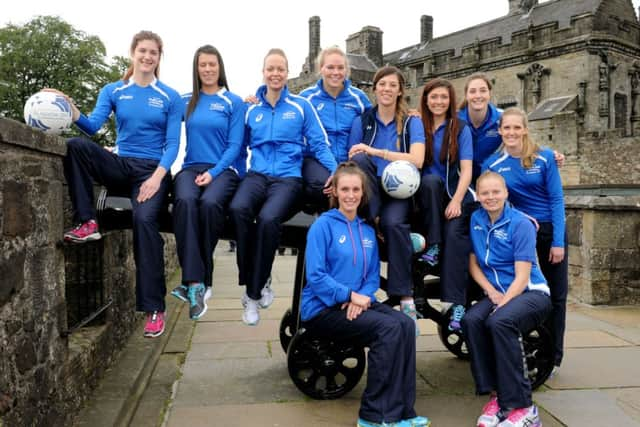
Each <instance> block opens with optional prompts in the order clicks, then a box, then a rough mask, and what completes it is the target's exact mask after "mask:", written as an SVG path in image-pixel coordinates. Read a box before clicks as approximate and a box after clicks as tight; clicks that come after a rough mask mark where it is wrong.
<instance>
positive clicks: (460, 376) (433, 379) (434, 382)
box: [416, 351, 475, 394]
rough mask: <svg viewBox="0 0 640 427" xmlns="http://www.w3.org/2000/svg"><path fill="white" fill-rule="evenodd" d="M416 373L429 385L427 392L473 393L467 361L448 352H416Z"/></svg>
mask: <svg viewBox="0 0 640 427" xmlns="http://www.w3.org/2000/svg"><path fill="white" fill-rule="evenodd" d="M416 370H417V372H418V375H419V376H420V377H421V378H422V379H423V380H424V381H425V382H426V383H427V384H428V385H429V388H428V392H429V393H433V392H436V391H437V392H438V393H444V394H473V393H474V392H475V388H474V386H473V378H472V377H471V368H470V366H469V362H467V361H464V360H461V359H458V358H457V357H456V356H454V355H453V354H451V353H449V352H445V351H442V352H418V353H417V355H416Z"/></svg>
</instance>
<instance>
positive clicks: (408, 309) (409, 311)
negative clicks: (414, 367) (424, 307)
mask: <svg viewBox="0 0 640 427" xmlns="http://www.w3.org/2000/svg"><path fill="white" fill-rule="evenodd" d="M400 309H401V310H402V312H403V313H404V314H406V315H407V316H409V317H410V318H411V319H412V320H413V321H414V323H415V324H416V337H417V336H419V335H420V330H419V329H418V312H417V311H416V305H415V304H414V303H412V302H408V303H407V302H401V303H400Z"/></svg>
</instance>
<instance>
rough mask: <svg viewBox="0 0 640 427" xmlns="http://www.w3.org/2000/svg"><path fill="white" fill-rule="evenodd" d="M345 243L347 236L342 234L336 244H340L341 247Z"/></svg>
mask: <svg viewBox="0 0 640 427" xmlns="http://www.w3.org/2000/svg"><path fill="white" fill-rule="evenodd" d="M346 241H347V236H345V235H344V234H343V235H342V236H340V238H339V239H338V243H340V244H341V245H342V244H343V243H344V242H346Z"/></svg>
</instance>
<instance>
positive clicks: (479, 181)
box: [476, 170, 507, 190]
mask: <svg viewBox="0 0 640 427" xmlns="http://www.w3.org/2000/svg"><path fill="white" fill-rule="evenodd" d="M490 178H495V179H497V180H498V181H500V183H501V184H502V186H503V187H504V188H505V190H506V189H507V182H506V181H505V180H504V177H503V176H502V175H500V174H499V173H498V172H494V171H490V170H487V171H484V172H482V174H480V176H479V177H478V179H477V180H476V190H478V189H479V188H480V184H482V183H483V182H484V181H486V180H487V179H490Z"/></svg>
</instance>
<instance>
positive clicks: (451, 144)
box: [420, 78, 460, 165]
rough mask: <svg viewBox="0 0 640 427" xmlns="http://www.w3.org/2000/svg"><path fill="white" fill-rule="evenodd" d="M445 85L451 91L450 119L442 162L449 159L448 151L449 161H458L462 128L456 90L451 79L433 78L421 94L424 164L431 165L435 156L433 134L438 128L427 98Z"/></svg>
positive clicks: (447, 116)
mask: <svg viewBox="0 0 640 427" xmlns="http://www.w3.org/2000/svg"><path fill="white" fill-rule="evenodd" d="M440 87H443V88H445V89H447V91H448V92H449V108H448V109H447V114H446V120H447V121H448V123H447V127H446V129H445V131H444V140H443V141H442V148H441V149H440V162H441V163H445V162H446V161H447V153H448V154H449V163H450V164H451V163H453V162H455V161H456V159H457V157H458V131H459V130H460V122H459V120H458V117H457V113H456V91H455V89H454V88H453V85H452V84H451V82H450V81H448V80H445V79H440V78H437V79H433V80H429V81H428V82H427V83H426V84H425V85H424V88H423V89H422V95H421V96H420V115H421V116H422V125H423V126H424V136H425V147H424V148H425V150H424V164H425V165H431V164H433V160H434V158H435V154H434V152H433V136H434V134H435V131H436V129H434V121H435V120H434V118H433V113H432V112H431V110H429V107H428V104H427V100H428V98H429V93H431V91H432V90H434V89H437V88H440Z"/></svg>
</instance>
